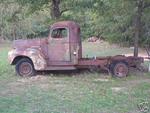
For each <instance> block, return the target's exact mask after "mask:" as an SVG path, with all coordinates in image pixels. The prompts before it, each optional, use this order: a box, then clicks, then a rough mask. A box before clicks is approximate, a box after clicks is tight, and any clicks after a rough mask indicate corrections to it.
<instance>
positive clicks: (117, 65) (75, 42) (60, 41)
mask: <svg viewBox="0 0 150 113" xmlns="http://www.w3.org/2000/svg"><path fill="white" fill-rule="evenodd" d="M81 42H82V41H81V38H80V26H79V25H78V24H77V23H75V22H73V21H60V22H56V23H54V24H53V25H51V27H50V30H49V36H48V38H42V39H27V40H15V41H14V42H13V48H12V50H11V51H9V53H8V59H9V63H10V64H11V65H15V70H16V73H17V74H18V75H20V76H25V77H26V76H33V75H36V72H37V71H46V70H77V69H89V68H91V67H97V68H99V69H101V70H106V71H107V72H108V73H111V74H112V75H113V76H114V77H126V76H127V75H128V72H129V68H130V67H138V66H139V65H140V64H141V63H142V62H143V61H144V59H143V58H141V57H134V56H128V57H127V56H124V55H116V56H106V57H100V56H97V57H92V58H83V57H82V43H81Z"/></svg>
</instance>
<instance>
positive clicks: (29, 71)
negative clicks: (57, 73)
mask: <svg viewBox="0 0 150 113" xmlns="http://www.w3.org/2000/svg"><path fill="white" fill-rule="evenodd" d="M16 73H17V74H18V75H20V76H23V77H29V76H33V75H35V69H34V66H33V63H32V61H30V60H29V59H27V58H23V59H21V60H20V61H18V62H17V64H16Z"/></svg>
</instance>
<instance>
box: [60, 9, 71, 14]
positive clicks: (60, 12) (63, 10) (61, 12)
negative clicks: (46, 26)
mask: <svg viewBox="0 0 150 113" xmlns="http://www.w3.org/2000/svg"><path fill="white" fill-rule="evenodd" d="M69 10H70V9H64V10H62V11H61V12H60V14H61V15H62V14H63V13H64V12H66V11H69Z"/></svg>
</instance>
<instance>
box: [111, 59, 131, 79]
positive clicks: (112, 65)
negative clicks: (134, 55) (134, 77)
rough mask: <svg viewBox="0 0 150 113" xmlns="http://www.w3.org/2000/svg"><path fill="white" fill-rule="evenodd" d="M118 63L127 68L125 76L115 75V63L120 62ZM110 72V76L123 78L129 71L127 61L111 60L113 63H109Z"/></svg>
mask: <svg viewBox="0 0 150 113" xmlns="http://www.w3.org/2000/svg"><path fill="white" fill-rule="evenodd" d="M120 63H121V64H123V65H125V66H126V67H127V68H128V72H127V74H126V75H125V76H122V77H120V76H118V75H116V74H115V72H114V70H115V67H116V65H117V64H120ZM110 72H111V74H112V76H113V77H115V78H124V77H127V76H128V73H129V67H128V63H127V62H125V61H115V62H113V63H112V64H111V65H110Z"/></svg>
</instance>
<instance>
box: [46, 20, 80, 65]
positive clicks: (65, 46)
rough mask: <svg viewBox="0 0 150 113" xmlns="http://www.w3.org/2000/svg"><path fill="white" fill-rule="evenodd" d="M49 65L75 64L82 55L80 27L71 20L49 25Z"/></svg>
mask: <svg viewBox="0 0 150 113" xmlns="http://www.w3.org/2000/svg"><path fill="white" fill-rule="evenodd" d="M48 56H49V65H59V66H60V65H77V64H78V59H80V58H81V57H82V47H81V38H80V27H79V25H78V24H76V23H74V22H71V21H63V22H57V23H55V24H53V25H52V26H51V29H50V35H49V38H48Z"/></svg>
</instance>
